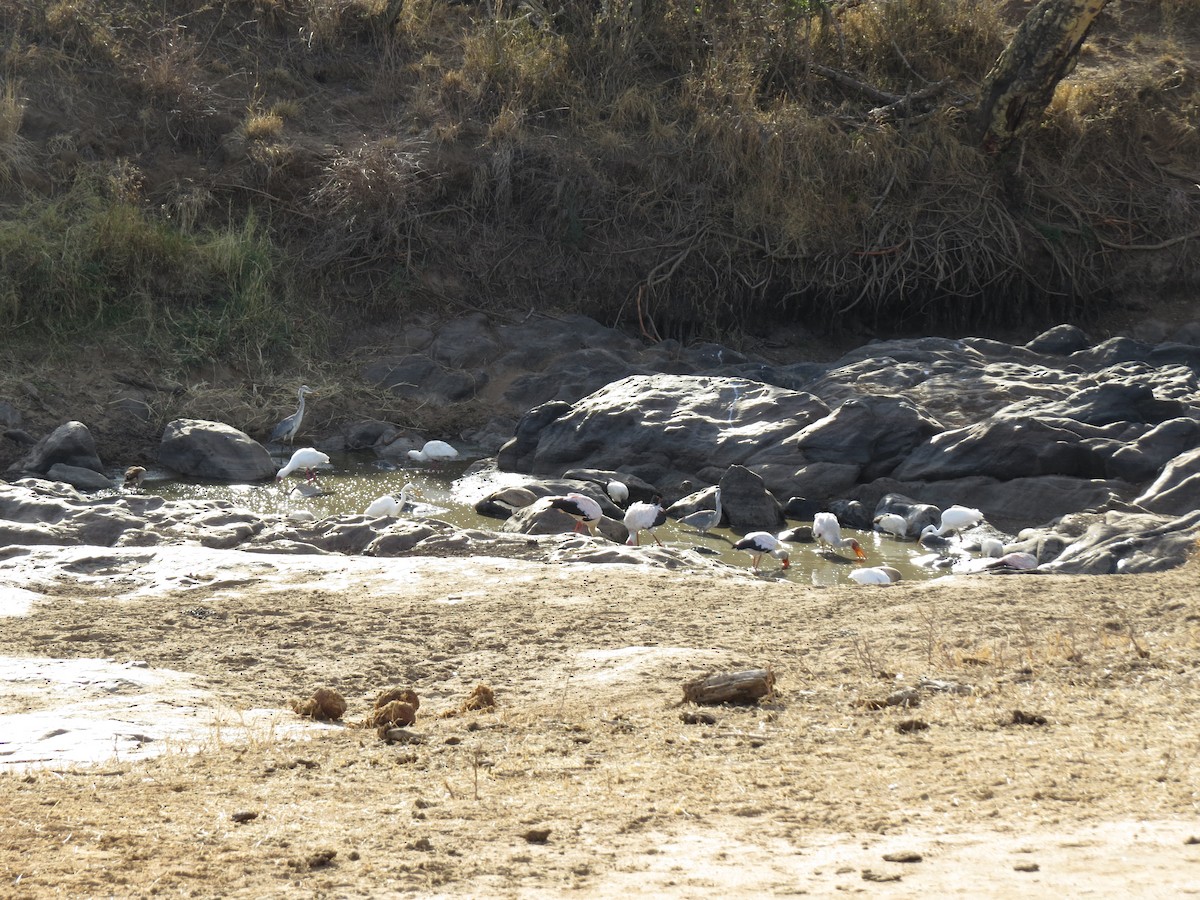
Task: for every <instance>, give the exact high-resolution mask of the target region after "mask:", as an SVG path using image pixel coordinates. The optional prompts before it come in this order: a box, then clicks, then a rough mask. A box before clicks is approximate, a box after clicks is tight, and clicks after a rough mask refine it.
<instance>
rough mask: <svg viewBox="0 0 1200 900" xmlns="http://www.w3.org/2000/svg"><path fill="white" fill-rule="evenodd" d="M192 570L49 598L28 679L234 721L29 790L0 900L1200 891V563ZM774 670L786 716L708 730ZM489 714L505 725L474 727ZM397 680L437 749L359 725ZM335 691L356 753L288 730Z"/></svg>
mask: <svg viewBox="0 0 1200 900" xmlns="http://www.w3.org/2000/svg"><path fill="white" fill-rule="evenodd" d="M171 552H172V551H170V550H167V549H160V548H154V549H153V550H151V549H148V548H147V549H143V550H138V551H125V553H126V554H127V555H121V553H119V552H118V551H104V553H105V554H110V555H109V556H105V557H102V558H98V559H97V560H94V561H93V563H92V564H91V565H90V566H85V565H82V564H79V565H72V566H60V567H44V568H43V569H42V570H40V572H41V574H40V575H39V576H38V577H36V578H29V577H26V579H25V582H24V583H25V584H26V585H27V586H28V587H29V588H30V589H31V590H33V592H34V594H33V596H34V598H35V599H34V600H33V602H32V606H31V608H30V610H29V612H28V614H27V615H23V616H21V615H18V616H10V617H8V618H4V619H0V622H2V623H3V626H2V627H3V633H4V637H5V651H4V652H5V653H6V654H9V655H11V656H17V657H60V658H61V657H77V658H94V657H107V658H110V659H112V660H115V661H118V662H121V661H124V662H128V661H131V660H136V661H139V662H140V663H144V664H147V665H148V666H149V671H152V672H153V671H158V670H160V669H161V670H174V671H178V672H183V673H189V676H188V677H189V678H190V679H191V680H192V686H193V687H194V688H196V689H197V690H202V691H203V694H204V696H205V697H207V698H208V700H207V701H206V702H208V703H209V704H210V705H213V706H220V707H221V708H222V709H224V710H226V711H227V716H228V718H227V721H229V722H230V723H232V724H231V726H230V727H227V728H223V729H222V728H216V727H214V728H212V729H210V731H209V733H208V734H207V736H206V737H205V739H204V740H203V741H201V742H200V745H199V746H198V747H196V746H186V745H185V744H184V743H180V744H179V745H178V746H173V747H171V748H170V749H168V750H167V752H165V753H161V754H159V755H157V756H153V757H148V758H143V759H136V758H126V757H121V756H119V757H118V758H116V759H109V760H107V761H105V762H103V763H100V764H96V765H90V766H80V765H55V764H53V763H47V764H42V765H38V766H34V767H33V768H10V769H8V770H7V771H5V772H3V774H0V809H2V810H3V811H4V813H3V815H2V816H0V896H16V897H50V896H61V897H107V896H116V897H140V896H149V895H165V896H175V895H185V896H199V897H264V896H287V897H351V896H397V895H414V896H421V897H429V896H454V897H466V896H471V897H556V896H562V895H564V894H567V895H570V896H576V897H607V896H614V895H618V894H622V893H639V894H646V895H652V896H663V897H680V898H683V897H718V896H730V895H733V896H772V895H782V896H788V895H801V894H807V895H815V896H822V895H833V894H835V893H839V892H840V893H846V892H849V893H857V892H865V893H867V894H871V895H879V896H887V897H909V896H911V897H916V896H921V897H928V896H950V895H954V896H971V897H979V896H991V897H999V896H1017V895H1018V894H1019V895H1021V896H1037V897H1040V896H1045V897H1052V896H1053V897H1058V896H1064V895H1066V896H1073V897H1075V896H1089V895H1090V896H1104V897H1112V896H1122V897H1130V896H1132V897H1165V896H1179V895H1183V894H1188V893H1200V843H1198V842H1200V818H1198V817H1197V806H1198V803H1200V795H1198V790H1200V775H1198V774H1197V772H1198V770H1200V766H1198V763H1200V760H1198V759H1197V756H1198V751H1200V728H1198V725H1200V702H1198V701H1200V684H1198V682H1197V674H1198V672H1200V588H1198V585H1197V576H1198V575H1200V559H1194V560H1193V561H1192V562H1190V563H1189V564H1188V565H1186V566H1185V567H1183V568H1180V569H1177V570H1174V571H1172V572H1168V573H1164V574H1158V575H1153V576H1149V575H1147V576H1111V577H1065V576H1039V575H1009V576H996V575H991V576H984V575H977V576H965V577H958V578H955V579H954V580H943V581H933V582H925V583H919V584H918V583H902V584H899V585H895V586H892V587H888V588H879V587H870V588H867V587H857V586H847V587H828V588H815V587H811V586H807V585H801V584H796V583H793V582H788V581H785V580H782V579H779V578H778V577H774V576H773V575H772V574H770V573H768V574H767V575H764V576H758V577H754V576H751V575H749V574H748V573H747V574H745V575H741V574H723V573H711V572H671V573H667V572H663V571H659V570H656V569H651V568H649V567H637V566H627V565H608V566H605V565H593V566H586V565H578V564H563V565H557V566H548V565H538V564H532V563H524V562H507V561H498V560H489V559H474V560H471V559H467V560H463V559H456V560H432V559H424V560H422V559H391V560H373V559H350V558H341V557H333V558H331V557H320V558H314V557H304V558H297V557H288V558H278V557H267V556H262V555H257V554H244V553H243V554H238V553H236V552H234V551H229V552H226V553H220V552H210V551H198V552H197V553H196V554H192V555H190V556H186V557H183V556H180V557H178V558H175V557H172V556H171V555H170V554H171ZM138 554H140V556H139V555H138ZM14 558H15V557H10V559H9V560H7V561H6V562H5V565H8V564H9V563H11V562H12V560H13V559H14ZM152 565H159V566H160V567H161V570H160V573H159V575H157V576H154V577H156V578H158V583H157V587H155V586H151V587H150V588H147V587H146V581H145V579H142V580H139V578H140V577H141V576H140V575H139V567H141V568H142V569H145V570H146V571H148V569H147V568H146V567H149V566H152ZM163 572H167V573H169V574H167V575H163V574H162V573H163ZM143 574H144V573H143ZM756 667H770V668H771V669H772V670H773V672H774V674H775V676H776V678H777V684H776V692H775V694H774V695H773V696H771V697H770V698H768V699H766V700H764V701H763V702H761V703H759V704H758V705H755V706H742V707H734V706H718V707H704V708H702V707H697V706H694V705H690V704H684V703H682V685H683V684H684V683H685V682H686V681H687V680H689V679H691V678H693V677H696V676H698V675H703V674H705V673H708V672H714V671H737V670H741V669H747V668H756ZM923 678H928V679H935V680H937V681H938V682H940V683H938V684H935V685H933V686H932V687H920V688H918V689H917V691H916V696H917V697H918V699H919V703H918V705H915V706H911V707H904V706H898V705H894V706H883V707H882V708H874V707H876V706H878V705H879V704H878V703H876V702H873V701H880V700H883V699H885V698H887V697H888V696H889V695H892V694H893V693H894V692H896V691H898V690H899V689H902V688H906V687H915V686H917V685H918V683H919V682H920V681H921V680H922V679H923ZM479 684H486V685H488V686H489V687H490V688H492V690H493V691H494V694H495V698H496V705H495V707H494V709H491V710H485V711H473V712H463V711H461V706H462V702H463V701H464V699H465V698H466V697H467V696H468V695H469V694H470V693H471V691H472V690H473V689H474V688H475V687H476V686H477V685H479ZM393 685H400V686H404V687H411V688H413V689H414V690H415V691H416V692H417V693H418V695H419V696H420V698H421V700H422V703H421V707H420V709H419V711H418V714H417V721H416V723H415V725H414V726H413V727H412V728H411V729H410V731H411V732H412V733H413V734H414V735H415V736H416V739H415V741H414V742H411V743H407V742H401V743H387V742H385V741H384V740H381V739H380V737H379V736H378V735H377V733H376V731H375V730H374V729H372V728H366V727H361V725H360V724H359V723H361V722H362V721H363V719H364V718H365V716H366V715H367V713H368V712H369V710H370V709H371V707H372V704H373V701H374V698H375V697H376V696H377V695H378V694H379V693H380V692H381V691H382V690H383V689H385V688H387V687H389V686H393ZM318 686H328V687H332V688H335V689H336V690H338V691H339V692H341V693H342V694H343V695H344V696H345V698H346V700H347V701H348V703H349V709H348V710H347V712H346V715H345V722H344V724H342V725H335V726H320V727H318V726H315V725H314V726H312V727H309V728H307V729H306V730H304V731H302V732H300V733H298V734H292V733H289V732H288V731H287V727H288V726H289V723H295V722H298V721H299V719H298V717H297V716H296V715H295V714H294V713H292V712H291V711H290V710H288V709H287V706H288V701H289V699H290V698H293V697H302V696H307V695H309V694H311V693H312V691H313V690H314V689H315V688H316V687H318ZM938 688H940V690H939V689H938ZM0 700H3V701H5V702H3V704H2V705H0V713H9V712H12V711H14V710H13V706H14V705H19V704H16V703H15V702H14V699H13V698H12V697H11V696H10V697H9V698H0ZM23 702H24V705H25V708H27V709H28V708H31V707H32V706H36V705H37V703H38V700H37V699H36V696H35V697H32V698H26V700H25V701H23ZM264 707H266V708H274V709H275V710H278V712H277V714H276V719H275V720H273V721H274V722H275V723H276V724H270V725H267V724H262V722H263V721H264V720H262V719H254V720H253V721H254V722H257V723H259V724H249V725H246V722H249V721H250V719H249V711H251V710H255V709H262V708H264ZM1015 711H1020V713H1021V714H1022V715H1020V716H1014V712H1015ZM698 712H707V713H710V714H711V716H712V718H713V721H712V722H711V723H710V724H705V723H703V722H702V721H701V722H698V723H696V722H695V716H694V715H692V716H689V715H688V714H694V713H698ZM239 716H245V717H246V718H245V719H242V720H239ZM689 718H690V719H692V720H693V721H692V722H691V723H690V722H689V721H687V719H689ZM1014 718H1018V719H1020V720H1021V721H1022V724H1018V723H1015V722H1014ZM239 722H240V725H245V727H240V725H239ZM71 724H72V723H71V721H70V717H69V715H64V721H63V722H62V725H63V727H64V728H68V729H69V728H70V726H71ZM233 726H239V727H233ZM2 739H3V736H0V740H2Z"/></svg>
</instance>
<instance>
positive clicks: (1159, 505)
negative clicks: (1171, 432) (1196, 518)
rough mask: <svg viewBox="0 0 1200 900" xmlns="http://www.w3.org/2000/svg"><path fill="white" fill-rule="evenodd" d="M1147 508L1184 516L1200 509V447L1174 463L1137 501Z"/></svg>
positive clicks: (1174, 460) (1163, 471) (1135, 501)
mask: <svg viewBox="0 0 1200 900" xmlns="http://www.w3.org/2000/svg"><path fill="white" fill-rule="evenodd" d="M1133 502H1134V503H1136V504H1137V505H1138V506H1140V507H1142V508H1143V509H1148V510H1150V511H1151V512H1156V513H1163V514H1167V515H1175V516H1182V515H1186V514H1187V513H1190V512H1191V511H1193V510H1196V509H1200V448H1197V449H1195V450H1188V451H1187V452H1186V453H1181V454H1179V456H1177V457H1175V458H1174V459H1173V460H1171V461H1170V462H1169V463H1167V465H1166V466H1165V467H1164V468H1163V470H1162V473H1161V474H1160V475H1159V476H1158V478H1156V479H1155V480H1154V483H1153V484H1151V485H1150V486H1149V487H1148V488H1146V491H1145V493H1143V494H1141V495H1140V496H1138V497H1137V498H1136V499H1135V500H1134V501H1133Z"/></svg>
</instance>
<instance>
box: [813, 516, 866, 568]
mask: <svg viewBox="0 0 1200 900" xmlns="http://www.w3.org/2000/svg"><path fill="white" fill-rule="evenodd" d="M812 528H813V540H814V541H816V542H817V543H818V544H828V545H829V546H830V547H832V548H833V549H834V550H841V549H842V548H843V547H849V548H850V549H851V550H853V551H854V555H855V556H857V557H858V558H859V559H866V558H867V554H866V553H864V552H863V548H862V545H861V544H859V542H858V541H856V540H855V539H854V538H844V537H842V526H841V523H839V522H838V520H837V516H835V515H834V514H833V513H830V512H819V513H817V514H816V515H815V516H813V526H812Z"/></svg>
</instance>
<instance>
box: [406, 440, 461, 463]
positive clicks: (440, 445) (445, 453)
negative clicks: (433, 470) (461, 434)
mask: <svg viewBox="0 0 1200 900" xmlns="http://www.w3.org/2000/svg"><path fill="white" fill-rule="evenodd" d="M408 458H409V459H412V460H416V461H417V462H419V463H433V464H434V465H438V464H440V463H444V462H448V461H449V460H452V459H458V451H457V450H455V449H454V448H453V447H451V446H450V445H449V444H447V443H446V442H445V441H426V442H425V446H424V447H422V448H421V449H420V450H409V451H408Z"/></svg>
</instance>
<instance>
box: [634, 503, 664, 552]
mask: <svg viewBox="0 0 1200 900" xmlns="http://www.w3.org/2000/svg"><path fill="white" fill-rule="evenodd" d="M666 520H667V517H666V513H664V512H663V508H662V505H661V504H658V503H644V502H638V503H631V504H629V509H627V510H625V520H624V521H625V527H626V528H627V529H629V540H628V541H626V543H627V544H629V545H631V546H637V545H639V544H640V543H641V533H642V532H643V531H649V532H650V537H652V538H654V541H655V543H657V544H658V546H660V547H661V546H662V541H660V540H659V539H658V535H657V534H655V533H654V529H655V528H657V527H658V526H659V525H662V524H663V523H664V522H666Z"/></svg>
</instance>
